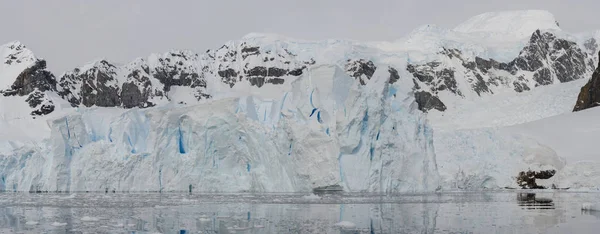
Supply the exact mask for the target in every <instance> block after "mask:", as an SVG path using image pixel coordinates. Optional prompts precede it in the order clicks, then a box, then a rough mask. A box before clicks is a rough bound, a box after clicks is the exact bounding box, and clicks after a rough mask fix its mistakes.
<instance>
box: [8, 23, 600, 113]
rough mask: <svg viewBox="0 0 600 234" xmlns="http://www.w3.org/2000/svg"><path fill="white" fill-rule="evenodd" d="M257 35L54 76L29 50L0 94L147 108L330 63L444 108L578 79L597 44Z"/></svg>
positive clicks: (285, 78)
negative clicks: (387, 50)
mask: <svg viewBox="0 0 600 234" xmlns="http://www.w3.org/2000/svg"><path fill="white" fill-rule="evenodd" d="M266 41H267V42H265V40H256V39H255V38H244V39H242V40H239V41H232V42H228V43H226V44H225V45H223V46H222V47H220V48H219V49H216V50H208V51H206V53H204V54H197V53H194V52H191V51H171V52H168V53H164V54H153V55H151V56H149V57H148V58H139V59H136V60H134V61H132V62H130V63H128V64H125V65H122V66H118V65H116V64H114V63H112V62H110V61H107V60H98V61H95V62H92V63H89V64H87V65H85V66H82V67H79V68H75V69H73V70H72V71H69V72H66V73H64V74H63V75H61V76H59V77H56V76H55V75H53V74H52V73H51V72H49V71H48V70H47V69H46V61H45V60H42V59H38V58H35V57H33V55H31V57H30V58H27V59H29V60H31V61H33V62H31V61H30V62H29V63H30V65H28V66H26V68H25V69H23V70H22V71H21V72H20V73H18V75H17V76H16V77H2V79H12V80H14V82H13V83H12V85H11V86H10V87H8V88H5V89H3V90H0V93H1V94H2V95H3V96H6V97H9V96H21V97H25V96H26V97H27V98H26V102H27V104H28V105H29V106H30V107H31V108H32V111H31V115H34V116H35V115H45V114H49V113H51V112H52V111H53V110H54V104H53V102H52V100H51V99H49V98H48V97H47V95H48V93H55V94H57V96H58V97H60V98H62V99H64V100H66V101H68V102H69V103H70V105H71V106H72V107H83V106H84V107H91V106H98V107H122V108H135V107H137V108H147V107H152V106H156V105H159V104H161V103H167V102H171V101H173V99H172V96H173V95H175V94H176V92H173V90H174V89H176V88H177V89H179V91H177V92H184V93H185V94H186V95H187V96H190V97H193V98H192V99H194V100H196V101H200V100H207V99H211V98H212V97H213V94H214V93H215V91H214V90H215V89H220V90H222V89H223V88H225V89H227V88H228V89H232V90H233V89H235V88H236V86H240V85H245V86H248V87H254V88H261V87H263V86H265V85H272V86H277V85H283V84H285V83H286V82H291V81H292V80H294V79H296V78H297V77H299V76H302V75H304V74H307V72H309V71H310V68H311V66H315V65H319V64H331V63H334V64H336V65H338V66H339V67H341V68H343V69H344V70H345V71H346V73H347V74H348V75H349V76H351V77H353V78H355V79H356V80H357V81H358V82H360V84H361V85H366V84H367V83H368V82H369V80H370V79H371V77H372V76H373V74H374V73H375V71H376V70H377V69H385V70H387V71H388V72H389V74H390V82H392V83H393V82H396V81H397V80H399V79H412V84H413V85H414V86H413V88H412V89H413V91H414V97H415V101H416V103H417V105H418V108H419V109H420V110H421V111H424V112H427V111H430V110H432V109H435V110H438V111H445V110H446V109H447V108H449V107H448V106H447V104H446V102H447V100H445V99H444V97H445V98H448V97H456V98H459V99H460V98H465V97H467V96H474V97H477V96H484V95H491V94H494V93H495V92H498V91H501V90H512V92H515V93H520V92H526V91H529V90H531V89H533V88H535V87H538V86H544V85H551V84H556V83H563V82H569V81H573V80H578V79H582V78H586V76H589V74H591V73H592V72H593V71H594V68H595V67H594V65H595V58H594V55H595V54H596V52H597V51H598V45H597V42H596V40H595V39H594V38H590V39H589V40H587V41H585V43H583V45H582V46H580V45H579V44H578V43H576V42H574V41H569V40H567V39H563V38H561V37H558V36H557V35H555V34H553V33H552V32H544V31H542V30H536V31H534V32H533V33H532V34H531V37H530V38H529V41H528V42H527V43H526V45H525V46H524V47H523V48H522V50H521V51H520V53H519V54H518V56H517V57H515V58H514V59H512V60H511V61H509V62H499V61H496V60H494V59H493V58H482V57H478V56H470V55H468V54H465V53H463V51H461V50H459V49H456V48H446V47H441V48H440V50H439V52H437V54H436V55H435V56H434V57H433V59H431V60H429V61H418V62H411V61H406V62H404V63H387V62H386V61H385V60H384V59H378V58H376V57H373V56H367V55H368V54H364V56H363V55H361V54H360V53H348V52H347V53H344V56H340V57H336V58H334V59H331V58H330V57H331V56H323V54H325V52H319V51H318V50H316V49H315V51H317V52H315V51H309V52H304V51H306V50H301V49H298V47H297V46H296V47H294V46H293V45H295V44H297V43H291V42H289V43H288V42H286V41H281V40H266ZM3 47H5V49H6V50H7V51H10V52H11V53H8V55H6V56H5V57H4V58H2V59H3V60H4V61H3V63H4V66H5V67H10V66H11V65H13V64H18V63H20V62H21V61H20V60H18V59H17V58H18V57H19V54H21V53H23V52H24V51H26V50H28V49H27V48H26V47H25V46H23V45H22V44H20V43H18V42H14V43H10V44H7V45H4V46H3ZM353 48H354V47H352V46H350V47H348V49H345V50H346V51H350V50H353ZM29 54H32V53H30V52H29ZM348 54H349V55H348ZM325 58H327V59H325ZM594 77H595V78H594V79H592V80H591V81H590V83H589V84H588V85H586V87H587V88H586V87H584V89H585V90H582V94H581V95H580V100H579V101H578V104H577V106H576V107H575V110H580V109H582V108H586V107H589V106H593V105H597V103H599V102H600V100H596V99H598V98H597V97H600V95H595V92H594V91H593V90H598V85H595V84H596V83H598V71H596V73H594ZM594 80H595V81H594ZM594 82H595V83H594ZM0 88H1V87H0ZM181 90H183V91H181ZM584 91H585V93H584ZM178 95H180V94H178Z"/></svg>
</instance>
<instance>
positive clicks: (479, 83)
mask: <svg viewBox="0 0 600 234" xmlns="http://www.w3.org/2000/svg"><path fill="white" fill-rule="evenodd" d="M475 77H476V78H477V80H476V81H475V83H474V84H472V85H471V87H472V88H473V90H474V91H475V92H476V93H477V95H479V96H481V93H484V92H485V93H490V92H491V91H490V89H489V87H488V86H487V84H486V83H485V80H483V77H482V76H481V75H479V74H475Z"/></svg>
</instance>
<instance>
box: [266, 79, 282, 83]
mask: <svg viewBox="0 0 600 234" xmlns="http://www.w3.org/2000/svg"><path fill="white" fill-rule="evenodd" d="M283 82H284V80H283V79H281V78H272V79H269V80H268V83H271V84H283Z"/></svg>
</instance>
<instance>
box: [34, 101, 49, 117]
mask: <svg viewBox="0 0 600 234" xmlns="http://www.w3.org/2000/svg"><path fill="white" fill-rule="evenodd" d="M53 111H54V105H51V104H50V105H42V106H41V107H40V108H39V109H37V110H34V111H32V112H31V115H47V114H50V113H52V112H53Z"/></svg>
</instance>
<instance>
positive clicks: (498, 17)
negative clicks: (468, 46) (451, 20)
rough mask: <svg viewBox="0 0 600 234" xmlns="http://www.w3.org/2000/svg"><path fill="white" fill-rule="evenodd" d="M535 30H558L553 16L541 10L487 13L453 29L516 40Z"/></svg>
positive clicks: (527, 35) (529, 34)
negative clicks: (508, 37) (507, 36)
mask: <svg viewBox="0 0 600 234" xmlns="http://www.w3.org/2000/svg"><path fill="white" fill-rule="evenodd" d="M537 29H541V30H543V29H550V30H560V28H559V25H558V21H556V19H555V18H554V15H552V13H550V12H547V11H543V10H527V11H502V12H487V13H483V14H480V15H477V16H474V17H472V18H470V19H469V20H467V21H465V22H463V23H462V24H460V25H458V26H456V28H454V30H455V31H457V32H462V33H492V34H497V35H500V34H502V35H505V36H506V35H509V36H513V37H516V38H519V37H529V36H531V32H533V31H535V30H537Z"/></svg>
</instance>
